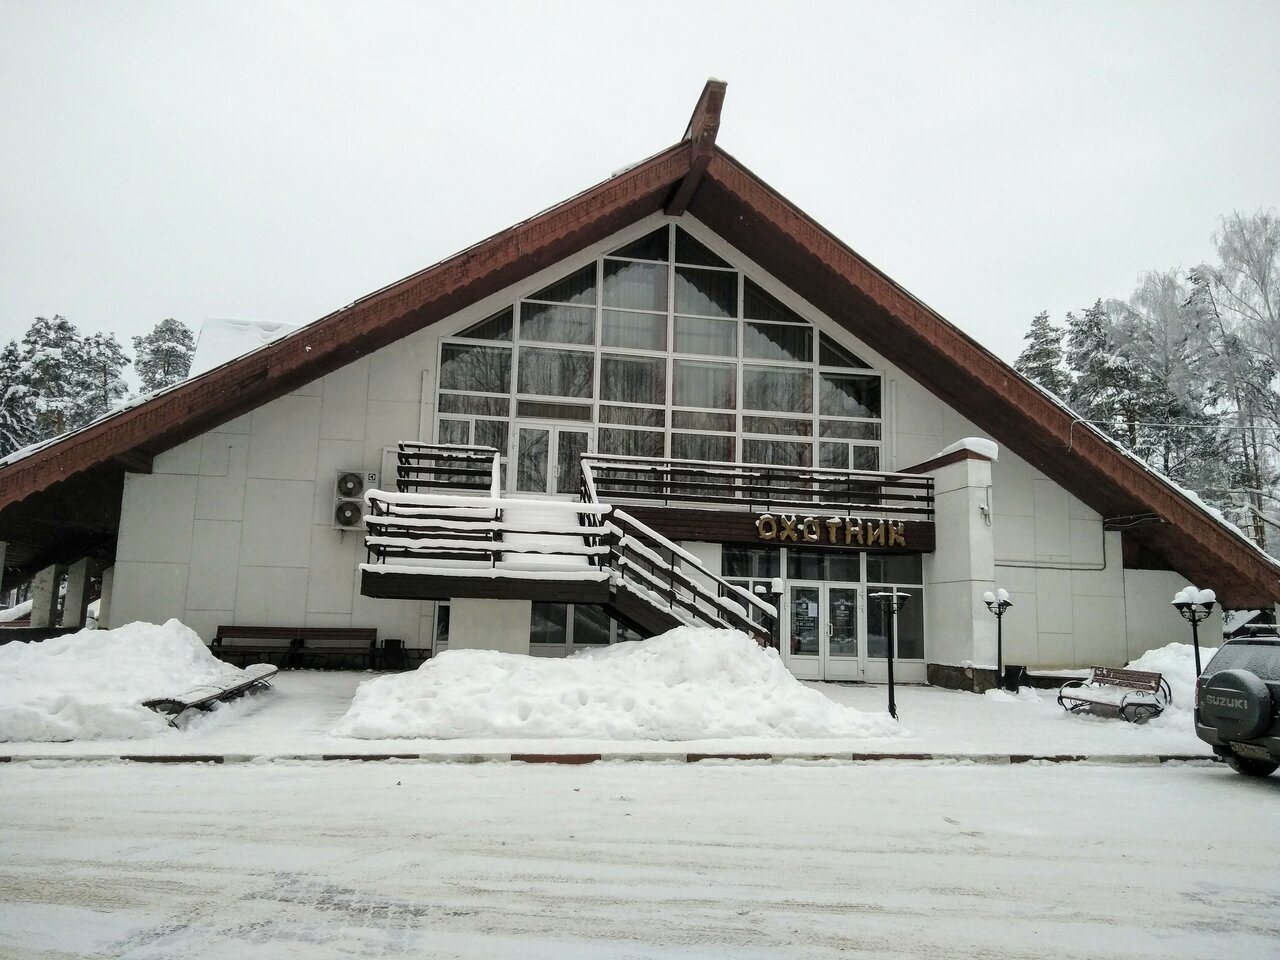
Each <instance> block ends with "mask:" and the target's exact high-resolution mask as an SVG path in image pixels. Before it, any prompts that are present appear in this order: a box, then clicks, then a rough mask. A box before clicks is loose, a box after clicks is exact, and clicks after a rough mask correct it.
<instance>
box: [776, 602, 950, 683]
mask: <svg viewBox="0 0 1280 960" xmlns="http://www.w3.org/2000/svg"><path fill="white" fill-rule="evenodd" d="M871 589H872V590H873V591H874V590H880V589H883V588H880V587H872V588H871ZM867 592H868V590H867V588H866V587H865V586H863V585H861V584H848V583H844V584H841V583H823V582H820V581H819V582H809V581H795V580H792V581H790V582H789V583H788V584H787V592H786V594H785V600H784V603H785V605H786V608H785V610H784V611H783V622H784V624H785V625H786V629H787V634H786V636H785V637H784V638H783V643H782V649H783V652H784V655H785V658H786V662H787V667H788V668H789V669H790V670H791V672H792V673H793V674H795V675H796V677H798V678H799V679H801V680H864V681H867V682H869V683H884V682H885V681H886V680H887V679H888V676H889V661H888V659H887V657H886V654H887V653H888V650H889V637H890V636H891V635H892V636H894V637H895V643H896V646H897V653H896V656H895V661H894V670H893V672H894V677H895V679H896V680H897V681H898V682H900V683H924V682H925V677H926V670H925V661H924V660H923V659H921V658H920V653H919V652H918V649H915V648H914V647H909V648H908V649H911V650H913V653H912V659H909V660H903V659H902V649H903V645H902V643H901V642H900V639H901V638H900V637H898V636H897V630H896V629H895V630H892V632H891V631H890V624H889V622H888V620H887V619H886V614H885V611H883V610H882V609H879V608H877V609H875V610H870V611H869V610H868V609H867ZM915 599H916V602H917V603H919V598H915Z"/></svg>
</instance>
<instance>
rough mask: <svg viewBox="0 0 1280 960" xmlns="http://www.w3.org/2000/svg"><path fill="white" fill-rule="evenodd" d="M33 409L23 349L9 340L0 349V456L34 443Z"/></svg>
mask: <svg viewBox="0 0 1280 960" xmlns="http://www.w3.org/2000/svg"><path fill="white" fill-rule="evenodd" d="M36 439H37V437H36V432H35V409H34V407H33V405H32V402H31V389H30V388H29V387H28V386H27V376H26V367H25V365H24V363H23V360H22V348H21V347H19V346H18V344H17V343H15V342H14V341H12V340H10V341H9V343H8V345H7V346H6V347H5V348H4V349H3V350H0V456H7V455H9V454H10V453H12V452H13V451H14V450H18V449H21V448H22V447H25V446H26V445H27V444H29V443H34V442H35V441H36Z"/></svg>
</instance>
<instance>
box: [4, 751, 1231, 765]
mask: <svg viewBox="0 0 1280 960" xmlns="http://www.w3.org/2000/svg"><path fill="white" fill-rule="evenodd" d="M279 760H283V761H290V762H295V763H296V762H305V763H323V762H328V761H340V762H355V763H370V762H386V761H416V762H419V763H526V764H563V765H574V766H578V765H582V764H591V763H601V762H611V763H640V762H645V761H648V762H653V761H658V760H662V761H667V762H674V763H701V762H704V761H711V762H718V763H725V762H755V763H760V762H766V763H813V762H823V761H832V760H835V761H841V762H844V763H874V762H878V761H882V760H896V761H898V762H900V763H973V764H987V765H993V766H994V765H1004V766H1008V765H1013V764H1025V763H1052V764H1071V763H1082V764H1093V765H1098V766H1132V765H1135V764H1136V765H1142V766H1157V765H1160V764H1164V763H1189V762H1193V761H1209V762H1212V763H1219V762H1221V761H1220V760H1219V758H1218V757H1215V756H1212V755H1209V754H1196V753H1187V754H1181V753H1161V754H1097V755H1089V754H1075V753H1070V754H1067V753H1056V754H1034V753H973V754H969V753H843V752H841V753H316V754H280V755H266V754H261V755H253V754H195V753H193V754H145V753H142V754H125V755H120V756H108V755H93V754H89V755H57V754H52V755H51V754H45V755H43V756H41V755H31V756H21V755H18V756H0V763H121V762H125V763H160V764H188V763H191V764H194V763H212V764H241V763H271V762H274V761H279Z"/></svg>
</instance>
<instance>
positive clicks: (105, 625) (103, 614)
mask: <svg viewBox="0 0 1280 960" xmlns="http://www.w3.org/2000/svg"><path fill="white" fill-rule="evenodd" d="M115 582H116V568H115V565H114V564H113V565H112V566H110V567H107V569H105V570H103V571H102V597H101V598H100V599H99V600H98V629H99V630H110V629H111V628H112V627H113V626H115V624H113V623H112V622H111V588H112V586H114V585H115Z"/></svg>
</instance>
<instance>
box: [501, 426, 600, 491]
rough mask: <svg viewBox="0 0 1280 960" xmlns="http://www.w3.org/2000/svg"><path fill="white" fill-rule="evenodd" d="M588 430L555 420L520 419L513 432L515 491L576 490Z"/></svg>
mask: <svg viewBox="0 0 1280 960" xmlns="http://www.w3.org/2000/svg"><path fill="white" fill-rule="evenodd" d="M591 439H592V437H591V431H590V430H589V429H587V428H585V427H582V426H578V425H574V426H568V425H564V424H558V423H548V424H540V423H532V424H531V423H522V424H520V426H519V429H518V430H517V433H516V469H515V485H516V487H515V489H516V493H556V494H567V495H571V496H576V495H577V494H578V490H579V485H580V482H581V480H580V478H581V466H580V463H579V461H580V460H581V459H582V455H583V454H584V453H589V452H590V450H591V446H592V444H591Z"/></svg>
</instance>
